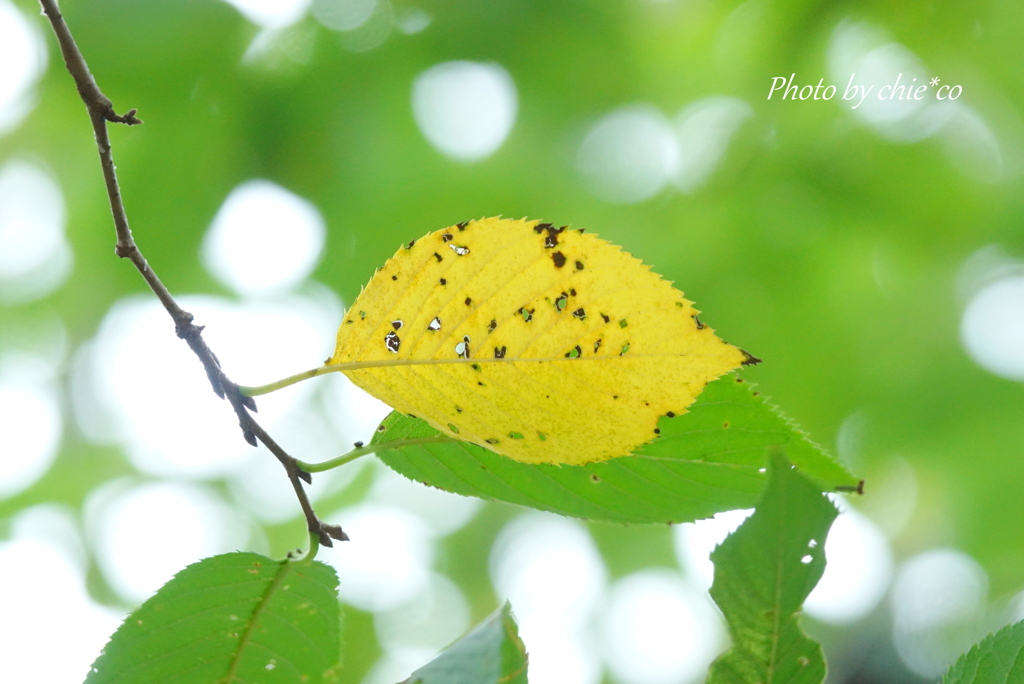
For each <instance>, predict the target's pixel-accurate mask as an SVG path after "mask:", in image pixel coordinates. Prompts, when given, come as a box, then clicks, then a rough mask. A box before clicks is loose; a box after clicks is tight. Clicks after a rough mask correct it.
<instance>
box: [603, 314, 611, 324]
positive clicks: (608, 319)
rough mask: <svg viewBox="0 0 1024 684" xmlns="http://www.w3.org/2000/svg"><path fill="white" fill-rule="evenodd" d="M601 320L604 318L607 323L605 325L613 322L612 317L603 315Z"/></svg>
mask: <svg viewBox="0 0 1024 684" xmlns="http://www.w3.org/2000/svg"><path fill="white" fill-rule="evenodd" d="M601 318H603V319H604V322H605V323H610V322H611V320H612V319H611V317H610V316H608V315H606V314H601Z"/></svg>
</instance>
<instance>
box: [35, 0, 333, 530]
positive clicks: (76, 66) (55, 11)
mask: <svg viewBox="0 0 1024 684" xmlns="http://www.w3.org/2000/svg"><path fill="white" fill-rule="evenodd" d="M39 2H40V4H41V5H42V7H43V13H44V14H46V16H47V18H48V19H49V20H50V24H52V25H53V31H54V33H55V34H56V35H57V42H58V43H60V50H61V53H62V54H63V55H64V63H65V64H66V65H67V68H68V72H69V73H70V74H71V76H72V78H74V79H75V85H76V86H77V88H78V94H79V95H81V96H82V101H83V102H84V103H85V106H86V108H87V109H88V110H89V118H90V119H91V121H92V128H93V132H94V133H95V135H96V146H97V148H98V149H99V155H100V165H101V166H102V167H103V180H104V182H105V183H106V186H107V196H108V198H109V199H110V211H111V212H112V213H113V216H114V228H115V230H116V231H117V244H116V246H115V248H114V252H115V253H116V254H117V256H119V257H121V258H122V259H124V258H127V259H129V260H131V262H132V263H133V264H135V268H137V269H138V271H139V273H140V274H142V277H143V278H144V279H145V281H146V283H147V284H148V285H149V288H150V289H151V290H152V291H153V293H154V294H155V295H156V296H157V298H158V299H159V300H160V303H161V304H163V306H164V308H165V309H167V313H168V314H170V316H171V319H173V320H174V330H175V333H177V335H178V337H180V338H181V339H183V340H185V342H186V343H187V344H188V346H189V348H190V349H191V350H192V351H193V352H194V353H195V355H196V357H198V358H199V360H200V361H201V362H202V364H203V368H204V369H205V370H206V376H207V377H208V378H209V380H210V385H211V386H212V387H213V391H214V392H216V394H217V396H218V397H220V398H222V399H225V398H226V399H227V400H228V402H229V403H230V404H231V407H232V408H233V409H234V411H235V415H236V416H237V417H238V424H239V426H240V427H241V428H242V435H243V436H244V437H245V440H246V441H247V442H249V444H251V445H253V446H256V445H257V444H258V442H263V444H265V445H266V447H267V448H268V449H269V450H270V451H271V453H273V454H274V456H276V457H277V460H278V461H280V462H281V465H283V466H284V469H285V472H287V473H288V479H289V481H291V483H292V488H293V489H295V495H296V496H297V497H298V499H299V505H301V506H302V512H303V514H304V515H305V516H306V523H307V525H308V528H309V531H310V533H312V534H315V535H316V536H317V538H318V539H319V540H320V543H321V544H323V545H324V546H332V545H333V544H332V542H331V539H332V538H333V539H337V540H339V541H345V540H347V539H348V536H347V535H346V534H345V533H344V532H343V531H342V529H341V527H339V526H338V525H328V524H327V523H325V522H323V521H322V520H320V519H319V518H318V517H317V515H316V513H315V512H314V511H313V506H312V505H311V504H310V502H309V497H308V496H307V495H306V490H305V489H304V488H303V486H302V481H305V482H311V481H312V477H311V476H310V474H309V473H307V472H304V471H303V470H302V469H301V468H300V467H299V465H298V462H297V461H296V460H295V459H294V458H293V457H291V456H289V455H288V453H286V452H285V450H284V449H282V448H281V447H280V446H278V444H277V442H275V441H274V440H273V439H272V438H271V437H270V435H268V434H267V432H266V430H264V429H263V428H262V427H260V425H259V423H257V422H256V420H255V419H254V418H253V417H252V415H251V414H250V413H249V409H251V410H253V411H255V410H256V402H255V401H254V400H253V399H252V398H251V397H245V396H242V394H241V393H240V392H239V391H238V385H236V384H235V383H234V382H232V381H231V380H230V379H229V378H228V377H227V376H226V375H225V374H224V371H223V370H222V369H221V367H220V361H218V360H217V355H216V354H214V353H213V351H212V350H211V349H210V347H209V346H208V345H207V344H206V341H205V340H204V339H203V326H201V325H196V324H195V322H194V320H193V316H192V314H191V313H189V312H188V311H185V310H184V309H182V308H181V307H180V306H179V305H178V303H177V302H176V301H175V300H174V297H173V296H172V295H171V293H170V291H168V289H167V288H166V287H165V286H164V284H163V283H162V282H161V281H160V278H159V277H157V275H156V272H155V271H153V269H152V268H151V267H150V265H149V262H147V261H146V258H145V257H144V256H143V255H142V251H141V250H140V249H139V247H138V245H137V244H135V238H134V237H132V231H131V228H130V227H129V225H128V215H127V214H126V213H125V210H124V202H123V201H122V200H121V188H120V186H119V185H118V182H117V172H116V171H115V170H114V158H113V155H112V154H111V150H110V135H109V133H108V131H107V122H108V121H110V122H114V123H123V124H126V125H128V126H134V125H137V124H141V123H142V121H141V120H140V119H139V118H138V117H136V116H135V114H136V110H134V109H132V110H129V111H128V112H126V113H125V114H123V115H121V114H117V113H116V112H115V111H114V106H113V103H112V102H111V101H110V99H109V98H107V96H105V95H104V94H103V92H102V91H101V90H100V88H99V86H98V85H97V84H96V79H95V78H93V75H92V73H91V72H90V71H89V66H88V65H87V64H86V63H85V58H84V57H83V56H82V53H81V51H80V50H79V49H78V46H77V45H76V44H75V39H74V38H73V37H72V36H71V31H70V29H68V25H67V23H65V21H64V17H63V16H62V15H61V13H60V8H59V7H58V6H57V0H39ZM257 440H258V441H257Z"/></svg>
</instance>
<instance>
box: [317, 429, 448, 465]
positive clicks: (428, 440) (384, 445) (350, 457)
mask: <svg viewBox="0 0 1024 684" xmlns="http://www.w3.org/2000/svg"><path fill="white" fill-rule="evenodd" d="M457 441H459V440H457V439H454V438H452V437H447V436H445V435H434V436H432V437H411V438H409V439H395V440H392V441H390V442H378V443H377V444H367V445H366V446H362V447H356V448H355V449H353V450H352V451H350V452H348V453H347V454H342V455H341V456H338V457H337V458H332V459H331V460H329V461H324V462H323V463H306V462H304V461H297V463H298V465H299V467H300V468H302V469H303V470H305V471H306V472H307V473H322V472H323V471H325V470H331V469H333V468H337V467H338V466H343V465H345V464H346V463H350V462H351V461H354V460H356V459H357V458H359V457H360V456H365V455H366V454H372V453H374V452H377V451H383V450H385V449H399V448H401V447H407V446H417V445H419V444H439V443H442V442H457Z"/></svg>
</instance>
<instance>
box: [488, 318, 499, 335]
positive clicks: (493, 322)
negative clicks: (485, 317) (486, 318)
mask: <svg viewBox="0 0 1024 684" xmlns="http://www.w3.org/2000/svg"><path fill="white" fill-rule="evenodd" d="M497 327H498V321H496V320H494V319H493V318H492V319H491V322H490V323H488V324H487V332H489V333H492V332H494V329H495V328H497Z"/></svg>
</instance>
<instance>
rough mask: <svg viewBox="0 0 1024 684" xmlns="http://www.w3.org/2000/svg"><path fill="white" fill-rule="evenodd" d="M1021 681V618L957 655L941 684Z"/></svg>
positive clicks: (1023, 677)
mask: <svg viewBox="0 0 1024 684" xmlns="http://www.w3.org/2000/svg"><path fill="white" fill-rule="evenodd" d="M1018 682H1024V620H1022V621H1020V622H1018V623H1016V624H1013V625H1007V626H1006V627H1003V628H1002V629H1000V630H999V631H998V632H994V633H992V634H989V635H988V636H987V637H985V638H984V639H982V640H981V641H979V642H978V643H976V644H975V645H974V646H972V647H971V649H970V650H969V651H967V653H965V654H963V655H962V656H960V657H959V658H958V659H957V661H956V662H955V663H953V665H952V666H951V667H950V668H949V670H948V671H947V672H946V676H945V677H943V678H942V684H1017V683H1018Z"/></svg>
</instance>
